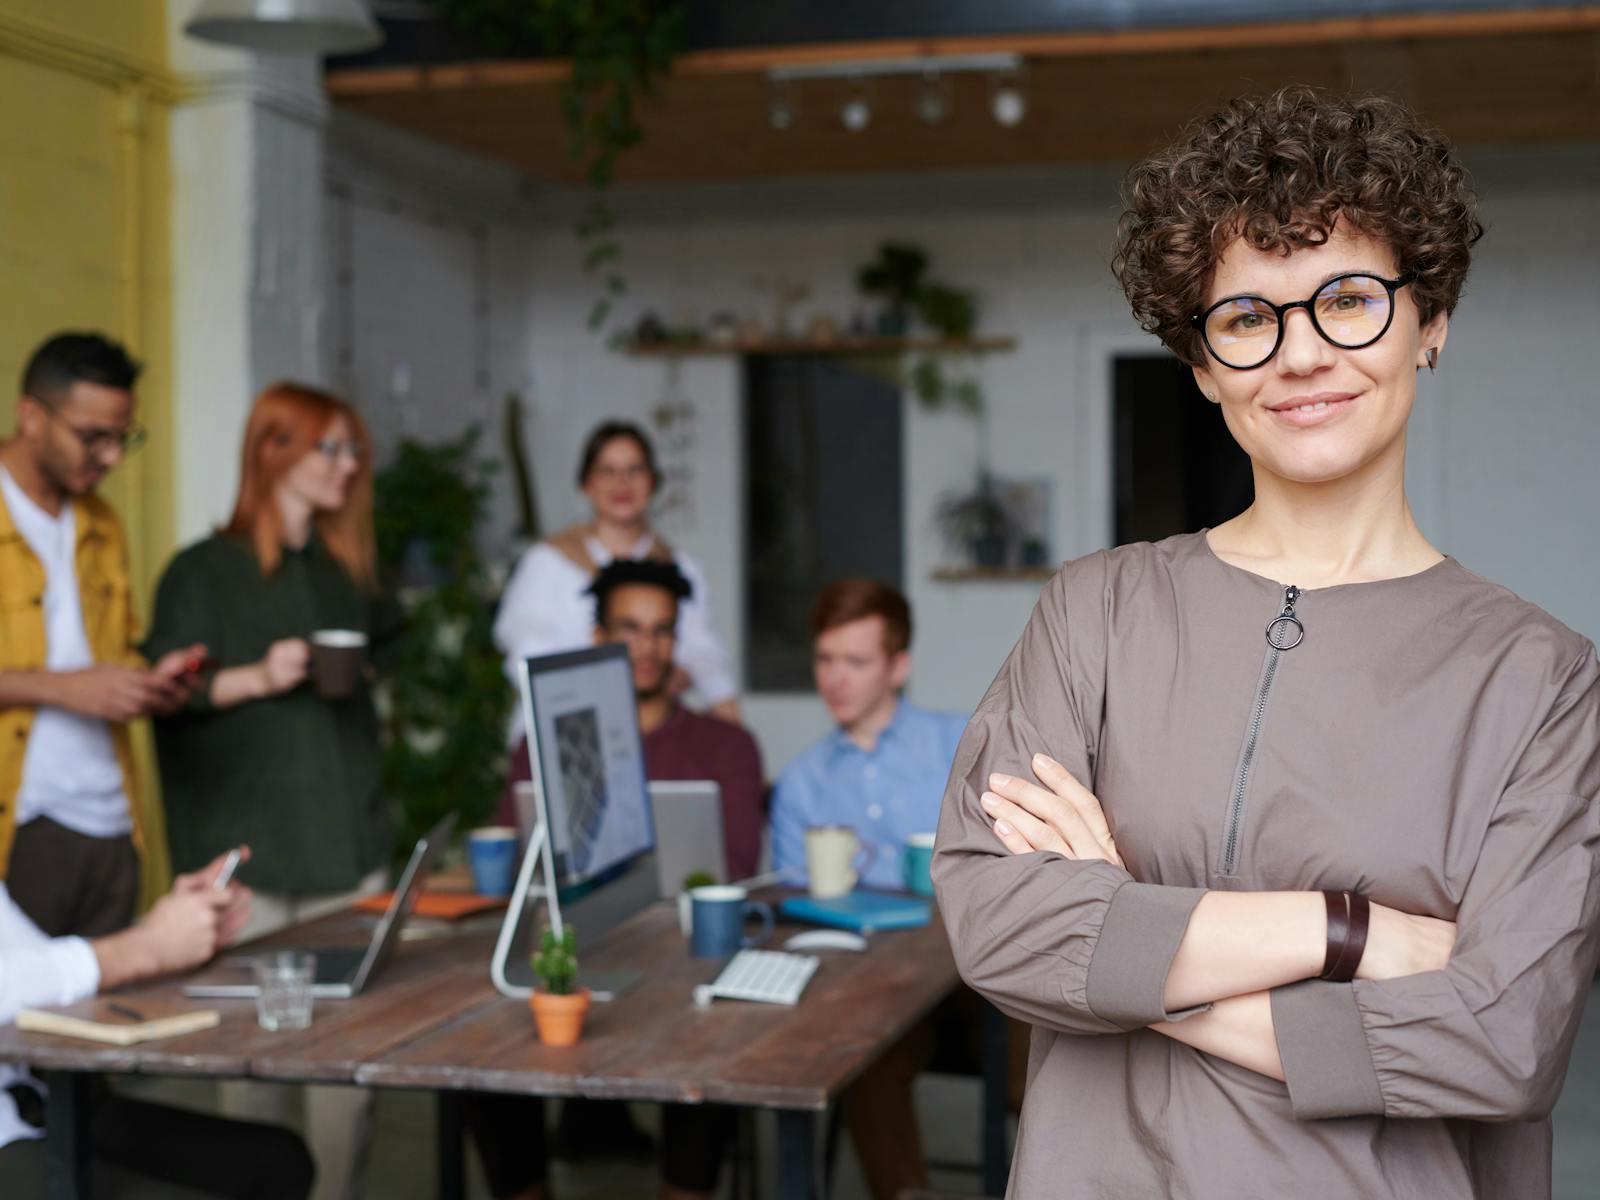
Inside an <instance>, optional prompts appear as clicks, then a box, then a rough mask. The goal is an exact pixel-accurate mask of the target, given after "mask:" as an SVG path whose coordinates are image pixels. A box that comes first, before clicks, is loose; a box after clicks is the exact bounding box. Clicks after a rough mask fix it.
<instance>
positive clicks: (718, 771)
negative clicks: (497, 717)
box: [495, 708, 764, 879]
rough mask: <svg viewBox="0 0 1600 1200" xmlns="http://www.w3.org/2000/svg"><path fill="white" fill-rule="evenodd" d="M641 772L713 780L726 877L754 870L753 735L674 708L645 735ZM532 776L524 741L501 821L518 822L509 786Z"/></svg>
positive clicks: (757, 754)
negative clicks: (716, 788)
mask: <svg viewBox="0 0 1600 1200" xmlns="http://www.w3.org/2000/svg"><path fill="white" fill-rule="evenodd" d="M644 770H645V775H646V776H648V777H649V778H650V779H652V780H655V781H657V782H661V781H665V780H671V779H712V780H715V781H716V782H717V785H718V786H719V787H720V788H721V789H722V840H723V847H724V850H725V853H726V856H727V860H728V861H727V870H728V878H729V879H748V878H750V876H752V875H754V874H755V873H756V860H757V859H758V858H760V856H761V823H762V821H763V819H764V817H763V813H762V808H761V795H762V788H763V782H762V775H761V751H760V750H759V749H757V747H756V740H755V738H753V737H751V736H750V734H749V733H748V732H746V731H745V730H744V729H743V728H742V727H741V726H738V725H735V724H733V723H732V722H730V721H724V720H722V719H721V718H719V717H708V716H705V715H703V714H701V713H696V712H690V711H689V710H688V709H686V708H675V709H673V710H672V715H671V716H670V717H668V718H667V719H666V720H665V721H663V722H662V723H661V724H660V725H659V726H658V727H657V728H656V729H654V730H652V731H651V732H650V733H647V734H645V735H644ZM531 777H532V771H531V770H530V768H529V766H528V743H527V742H525V741H521V742H518V743H517V748H516V749H515V750H514V751H513V752H512V754H511V778H510V779H509V780H508V781H507V782H506V790H505V794H504V795H503V796H501V797H500V808H499V812H498V815H497V816H496V818H495V819H496V820H497V821H499V822H500V823H501V824H502V825H515V824H516V823H517V806H516V800H515V798H514V797H513V795H512V792H511V785H512V784H514V783H521V782H524V781H526V780H527V779H530V778H531Z"/></svg>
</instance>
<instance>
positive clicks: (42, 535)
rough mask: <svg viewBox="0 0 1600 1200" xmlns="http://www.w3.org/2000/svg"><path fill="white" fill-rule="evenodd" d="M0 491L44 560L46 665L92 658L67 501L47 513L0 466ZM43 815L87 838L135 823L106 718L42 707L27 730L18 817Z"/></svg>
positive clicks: (58, 667) (69, 666)
mask: <svg viewBox="0 0 1600 1200" xmlns="http://www.w3.org/2000/svg"><path fill="white" fill-rule="evenodd" d="M0 492H3V493H4V495H5V501H6V508H7V509H9V510H10V512H11V520H12V522H13V523H14V524H15V525H16V527H17V532H18V533H20V534H21V535H22V538H23V540H24V541H26V542H27V543H28V546H29V547H30V548H31V549H32V550H33V553H34V555H35V557H37V558H38V560H39V562H40V564H41V565H42V566H43V567H44V577H45V587H44V642H45V660H44V665H45V669H46V670H48V671H76V670H81V669H82V668H84V667H89V666H93V665H94V653H93V651H91V650H90V649H89V635H88V633H87V632H86V631H85V629H84V625H83V608H82V605H81V604H80V603H79V600H78V576H77V570H76V567H75V565H74V563H75V559H76V553H77V523H76V520H75V517H74V512H73V506H72V503H71V501H68V502H67V503H66V504H63V505H62V506H61V515H60V516H56V517H52V516H51V515H50V514H49V513H47V512H45V510H44V509H42V508H40V507H39V506H38V505H37V504H35V503H34V502H33V500H32V499H30V498H29V496H28V494H27V493H26V492H24V491H23V490H22V488H21V486H20V485H19V484H18V483H17V481H16V480H15V479H13V478H11V473H10V472H9V471H7V470H6V469H5V468H4V467H0ZM35 817H49V818H50V819H51V820H52V821H55V822H57V823H58V824H61V825H65V826H66V827H67V828H68V829H71V830H74V831H75V832H77V833H81V834H83V835H85V836H86V837H98V838H109V837H121V836H122V835H123V834H125V833H128V832H129V831H131V830H132V829H133V818H132V815H131V813H130V812H129V810H128V795H127V792H126V790H125V789H124V787H123V780H122V766H121V764H119V763H118V762H117V753H116V748H115V747H114V746H113V745H112V743H111V729H110V727H109V726H107V725H106V723H105V722H104V721H101V720H97V719H96V718H94V717H85V716H80V715H79V714H77V713H72V712H67V711H66V710H65V709H60V708H50V707H46V706H42V705H41V706H40V708H39V710H38V712H36V713H35V714H34V718H33V728H32V729H31V730H30V731H29V733H28V750H27V753H26V755H25V756H24V757H23V760H22V785H21V787H20V788H19V789H18V790H17V824H18V825H24V824H26V823H27V822H29V821H31V820H33V819H34V818H35Z"/></svg>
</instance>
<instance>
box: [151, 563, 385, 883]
mask: <svg viewBox="0 0 1600 1200" xmlns="http://www.w3.org/2000/svg"><path fill="white" fill-rule="evenodd" d="M378 611H379V609H378V606H377V605H376V603H375V601H374V599H373V598H372V597H370V596H368V595H366V594H365V593H363V592H362V591H361V590H360V589H359V588H358V587H357V586H356V584H355V583H354V582H353V581H352V580H351V578H350V576H349V575H348V574H347V573H346V571H345V570H344V568H343V567H342V566H340V564H339V563H338V562H337V561H336V560H335V559H334V558H333V557H332V556H331V555H330V554H328V552H327V551H326V550H325V549H324V548H323V547H322V545H321V544H320V543H319V542H318V541H317V540H316V539H315V538H313V539H312V541H311V542H310V544H309V545H307V546H306V548H305V549H303V550H285V552H284V556H283V562H282V564H281V565H280V566H279V568H278V569H277V571H276V572H274V573H273V575H272V577H271V578H270V579H267V578H263V576H262V574H261V569H260V567H259V566H258V565H257V563H256V560H255V556H254V554H253V553H252V552H251V550H250V548H249V547H248V546H247V545H246V544H245V543H244V542H243V541H242V540H241V539H239V538H235V537H232V536H229V535H226V534H217V535H214V536H212V537H209V538H207V539H206V540H205V541H203V542H199V543H197V544H195V545H193V546H190V547H189V548H188V549H186V550H184V551H182V552H181V553H179V554H178V556H177V557H176V558H174V559H173V560H172V562H171V563H170V564H169V565H168V566H167V569H166V572H165V573H164V574H163V575H162V577H161V582H160V584H159V585H158V587H157V590H156V605H155V613H154V616H153V618H152V621H151V627H150V634H149V637H148V638H147V639H146V641H145V646H144V651H145V654H146V655H147V656H148V657H150V658H151V659H152V660H153V659H155V658H156V657H158V656H160V655H162V654H164V653H166V652H167V651H169V650H172V649H175V648H178V647H181V646H188V645H191V644H193V643H195V642H204V643H205V645H206V648H207V650H208V651H209V652H210V654H211V655H213V656H214V657H215V658H217V659H218V660H219V662H220V663H221V665H222V666H223V667H237V666H243V665H246V664H249V663H254V662H258V661H260V659H261V658H262V657H263V656H264V655H265V654H266V652H267V648H268V647H269V646H270V645H272V643H273V642H275V641H278V640H279V639H281V638H290V637H308V636H309V635H310V634H311V632H312V631H313V630H316V629H359V630H362V631H364V632H367V633H368V634H369V635H371V634H373V632H374V630H373V626H374V623H375V616H376V614H377V612H378ZM205 691H206V689H201V690H200V692H199V693H197V695H196V698H195V700H194V702H193V703H192V704H191V705H190V707H189V708H188V709H186V710H185V711H183V712H180V713H177V714H175V715H173V716H170V717H165V718H162V719H160V720H158V721H157V722H156V724H155V730H156V751H157V754H158V757H159V760H160V766H161V789H162V795H163V799H164V802H165V807H166V821H167V837H168V840H169V842H170V843H171V847H172V865H173V868H174V869H175V870H178V871H192V870H194V869H195V868H197V867H200V866H202V865H204V864H205V863H206V862H208V861H209V860H210V859H211V858H212V857H214V856H215V855H217V854H219V853H221V852H222V851H224V850H226V849H228V848H229V847H230V846H235V845H238V844H239V843H240V842H245V843H248V844H249V846H250V848H251V850H252V851H253V857H252V859H251V861H250V862H249V864H247V865H246V866H245V867H243V868H242V869H241V871H240V878H241V879H242V880H244V881H245V882H246V883H248V884H249V885H250V886H251V887H253V888H256V889H257V890H259V891H263V892H292V893H307V892H333V891H344V890H348V889H350V888H353V887H354V886H355V885H356V883H357V881H358V880H360V879H361V877H362V876H363V875H365V874H366V873H367V872H369V871H371V870H372V869H373V868H375V867H378V866H380V865H382V864H383V863H384V862H386V861H387V859H388V856H389V851H390V839H391V836H392V834H391V824H390V817H389V813H388V810H387V808H386V806H385V804H384V802H383V797H382V795H381V794H380V790H379V767H380V753H379V746H378V718H377V713H376V711H375V710H374V708H373V704H372V696H371V693H370V691H369V690H368V688H367V687H366V686H365V685H363V686H362V687H361V689H360V691H358V692H357V693H356V695H354V696H353V697H351V698H349V699H346V700H331V701H330V700H324V699H322V698H321V697H320V696H318V695H317V693H316V690H315V688H314V687H313V686H312V685H311V684H310V683H309V682H307V683H303V684H301V685H300V686H299V687H296V688H294V689H293V690H291V691H289V692H286V693H284V694H283V695H280V696H273V697H271V698H269V699H265V700H252V701H247V702H246V703H244V704H239V705H236V706H234V707H231V708H226V709H219V708H215V707H213V706H212V705H211V704H210V701H209V699H208V698H207V697H206V696H205V695H204V694H203V693H204V692H205Z"/></svg>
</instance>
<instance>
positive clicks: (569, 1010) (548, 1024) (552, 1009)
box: [528, 988, 589, 1046]
mask: <svg viewBox="0 0 1600 1200" xmlns="http://www.w3.org/2000/svg"><path fill="white" fill-rule="evenodd" d="M528 1007H529V1008H531V1009H532V1010H533V1020H534V1024H536V1025H537V1026H538V1027H539V1040H540V1041H541V1042H543V1043H544V1044H545V1045H546V1046H571V1045H573V1044H574V1043H576V1042H577V1040H578V1035H579V1034H581V1033H582V1032H583V1018H584V1017H585V1016H586V1015H587V1014H588V1012H589V989H588V988H579V989H578V990H577V991H575V992H572V993H571V994H570V995H566V996H552V995H551V994H550V993H549V992H542V991H538V990H535V991H534V993H533V994H532V995H531V996H529V997H528Z"/></svg>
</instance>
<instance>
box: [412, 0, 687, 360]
mask: <svg viewBox="0 0 1600 1200" xmlns="http://www.w3.org/2000/svg"><path fill="white" fill-rule="evenodd" d="M440 6H441V9H442V11H443V13H444V15H445V18H446V20H448V21H449V22H450V23H451V24H452V25H454V26H455V27H456V28H458V29H460V30H461V31H462V32H464V33H466V34H467V35H468V36H470V37H472V38H473V39H475V40H476V41H478V42H479V43H480V44H481V45H482V46H484V48H486V49H487V50H489V51H491V52H492V53H495V54H501V55H506V56H513V55H537V54H542V55H549V56H552V57H555V58H565V59H567V60H568V61H569V62H570V63H571V65H572V69H571V71H570V73H569V74H568V75H567V78H566V79H565V80H564V81H563V82H562V84H561V111H562V114H563V116H564V117H565V118H566V123H567V133H568V149H569V151H570V153H571V155H572V157H573V159H575V160H576V161H577V162H579V163H581V164H582V166H583V174H584V178H585V179H586V180H587V181H588V182H589V185H590V187H591V188H592V189H593V194H592V196H591V197H590V202H589V207H588V209H587V210H586V211H585V212H584V214H583V216H582V217H581V218H579V221H578V224H577V229H576V232H577V235H578V245H579V247H580V248H581V250H582V253H583V260H582V261H583V270H584V274H586V275H588V276H590V277H591V278H593V279H594V280H595V281H596V283H597V284H598V285H599V287H600V295H599V296H598V297H597V298H596V299H595V301H594V304H593V305H592V306H591V308H590V310H589V328H591V329H596V330H598V329H600V328H602V327H603V326H604V325H605V323H606V320H607V318H608V317H609V316H610V315H611V310H612V307H613V305H614V304H615V302H616V300H617V298H618V297H619V296H621V295H622V293H623V292H624V291H625V290H626V289H627V282H626V280H625V279H624V277H623V274H622V269H621V267H622V246H621V243H619V242H618V241H617V239H616V224H617V222H616V215H615V214H614V213H613V212H612V210H611V206H610V205H609V204H608V203H607V202H606V190H607V189H608V188H609V187H610V186H611V183H612V181H613V180H614V179H615V177H616V167H617V159H618V158H619V157H620V156H621V155H622V154H623V153H624V152H626V151H627V150H629V149H631V148H632V147H634V146H637V145H638V144H639V143H640V142H641V141H642V140H644V131H643V130H642V129H641V127H640V125H639V121H638V118H637V116H636V115H635V111H634V109H635V104H636V103H637V102H638V100H639V98H640V97H642V96H651V95H654V94H655V91H656V86H657V84H659V83H660V81H661V80H662V79H663V78H665V77H666V75H667V74H668V72H669V71H670V70H671V67H672V60H673V59H674V58H675V57H677V55H679V54H680V53H682V51H683V49H684V47H685V46H686V45H687V43H688V6H687V4H686V3H685V0H441V5H440Z"/></svg>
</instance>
